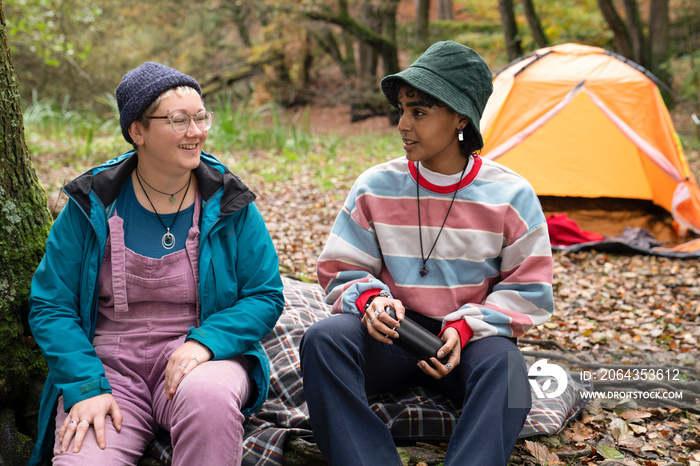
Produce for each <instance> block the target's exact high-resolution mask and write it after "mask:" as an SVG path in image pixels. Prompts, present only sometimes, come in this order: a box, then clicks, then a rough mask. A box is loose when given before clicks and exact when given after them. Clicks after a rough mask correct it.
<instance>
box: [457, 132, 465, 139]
mask: <svg viewBox="0 0 700 466" xmlns="http://www.w3.org/2000/svg"><path fill="white" fill-rule="evenodd" d="M457 139H459V140H460V141H464V130H463V129H460V130H459V133H457Z"/></svg>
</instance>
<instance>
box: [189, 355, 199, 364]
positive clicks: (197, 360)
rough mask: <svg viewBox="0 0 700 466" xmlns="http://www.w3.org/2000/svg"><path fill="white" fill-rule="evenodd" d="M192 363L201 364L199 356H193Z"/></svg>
mask: <svg viewBox="0 0 700 466" xmlns="http://www.w3.org/2000/svg"><path fill="white" fill-rule="evenodd" d="M190 361H194V362H196V363H197V364H199V359H197V356H192V359H190Z"/></svg>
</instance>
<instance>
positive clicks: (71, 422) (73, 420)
mask: <svg viewBox="0 0 700 466" xmlns="http://www.w3.org/2000/svg"><path fill="white" fill-rule="evenodd" d="M68 424H76V425H77V424H78V423H77V422H76V420H75V419H71V420H70V422H69V423H68Z"/></svg>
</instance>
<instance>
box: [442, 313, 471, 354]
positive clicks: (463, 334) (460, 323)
mask: <svg viewBox="0 0 700 466" xmlns="http://www.w3.org/2000/svg"><path fill="white" fill-rule="evenodd" d="M448 327H452V328H453V329H455V330H457V331H458V332H459V339H460V341H461V343H462V349H464V347H465V346H466V344H467V342H468V341H469V339H470V338H471V337H472V336H474V330H472V328H471V327H470V326H469V324H468V323H467V321H466V320H464V319H460V320H456V321H454V322H450V323H449V324H447V325H445V328H443V329H442V332H440V334H439V335H438V337H441V336H442V334H443V333H445V330H446V329H447V328H448Z"/></svg>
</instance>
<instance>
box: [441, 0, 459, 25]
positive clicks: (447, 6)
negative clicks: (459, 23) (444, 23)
mask: <svg viewBox="0 0 700 466" xmlns="http://www.w3.org/2000/svg"><path fill="white" fill-rule="evenodd" d="M437 19H446V20H450V21H451V20H453V19H455V13H454V5H453V4H452V0H437Z"/></svg>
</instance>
